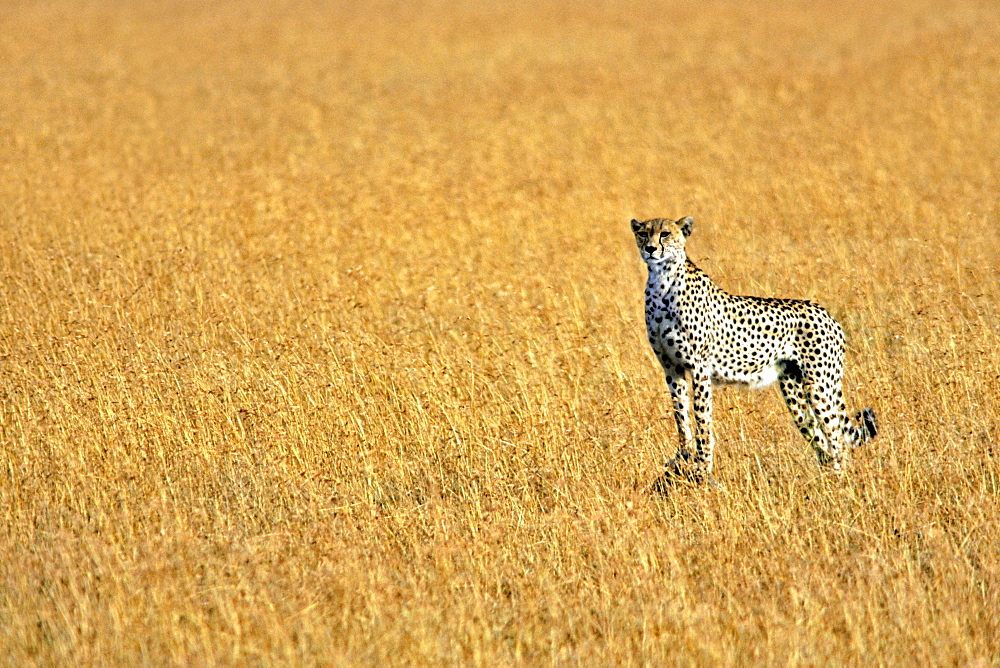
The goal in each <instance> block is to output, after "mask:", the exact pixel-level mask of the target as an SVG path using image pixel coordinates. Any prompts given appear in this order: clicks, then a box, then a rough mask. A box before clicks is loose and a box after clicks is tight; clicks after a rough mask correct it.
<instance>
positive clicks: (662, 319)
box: [646, 295, 691, 366]
mask: <svg viewBox="0 0 1000 668" xmlns="http://www.w3.org/2000/svg"><path fill="white" fill-rule="evenodd" d="M646 331H647V333H648V334H649V344H650V345H651V346H652V347H653V352H655V353H656V356H657V357H658V358H659V359H660V361H661V362H662V363H663V364H664V365H667V364H672V365H680V366H688V364H689V362H690V359H691V345H690V341H689V340H688V333H687V332H686V331H685V329H684V328H683V326H682V324H681V320H680V316H679V313H678V310H677V307H676V305H675V303H674V302H673V300H672V299H671V298H670V297H669V296H663V295H651V296H649V297H648V298H647V299H646Z"/></svg>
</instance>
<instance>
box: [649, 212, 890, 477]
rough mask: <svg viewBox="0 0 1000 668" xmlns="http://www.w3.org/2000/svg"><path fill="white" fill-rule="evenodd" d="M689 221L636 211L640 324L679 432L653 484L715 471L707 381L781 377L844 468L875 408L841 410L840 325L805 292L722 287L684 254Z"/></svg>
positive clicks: (865, 435)
mask: <svg viewBox="0 0 1000 668" xmlns="http://www.w3.org/2000/svg"><path fill="white" fill-rule="evenodd" d="M693 227H694V220H693V219H692V218H691V217H690V216H688V217H685V218H681V219H680V220H677V221H673V220H666V219H663V218H655V219H653V220H647V221H645V222H641V221H638V220H635V219H633V220H632V231H633V232H634V233H635V241H636V244H637V245H638V247H639V254H640V255H641V256H642V259H643V260H645V262H646V265H647V266H648V268H649V281H648V282H647V284H646V330H647V333H648V335H649V343H650V345H651V346H652V347H653V352H654V353H656V357H657V358H658V359H659V360H660V364H662V365H663V371H664V373H665V374H666V379H667V386H668V387H669V388H670V395H671V398H672V399H673V409H674V418H675V420H676V422H677V431H678V433H679V436H680V447H679V448H678V450H677V454H676V456H675V457H674V458H673V459H671V460H670V461H669V462H667V464H666V467H665V468H666V470H665V472H664V475H663V477H662V478H661V479H660V480H659V481H658V484H663V483H669V482H672V481H673V480H674V479H687V480H689V481H693V482H702V481H706V480H707V481H712V479H711V473H712V454H713V451H714V449H715V437H714V436H713V434H712V385H713V384H742V385H748V386H750V387H751V388H760V387H765V386H767V385H770V384H772V383H774V382H775V381H777V383H778V387H779V388H780V389H781V394H782V396H783V397H784V399H785V404H786V405H787V406H788V410H789V412H791V414H792V419H793V420H794V421H795V425H796V427H798V430H799V432H801V434H802V436H803V437H805V439H806V441H807V442H808V443H809V445H810V446H812V448H813V449H814V450H815V451H816V454H817V455H818V457H819V462H820V465H821V466H822V467H824V468H827V469H832V470H835V471H840V470H841V462H842V461H843V457H844V454H845V452H846V451H847V450H849V449H850V448H853V447H856V446H859V445H861V444H863V443H866V442H868V441H870V440H871V439H872V438H874V437H875V434H876V431H877V427H876V423H875V412H874V411H873V410H872V409H871V408H865V409H864V410H862V411H858V413H856V414H855V415H854V417H853V418H852V419H848V417H847V414H846V413H845V409H844V397H843V391H842V389H841V382H842V379H843V373H844V332H843V330H842V329H841V328H840V325H839V324H837V321H836V320H834V319H833V316H831V315H830V314H829V313H828V312H827V311H826V310H825V309H824V308H823V307H821V306H819V305H818V304H814V303H812V302H809V301H803V300H796V299H771V298H763V297H746V296H738V295H731V294H729V293H727V292H725V291H723V290H722V289H721V288H719V287H718V286H716V285H715V283H713V282H712V280H711V279H710V278H709V277H708V276H707V275H706V274H705V273H704V272H702V271H701V270H700V269H698V267H696V266H695V265H694V263H693V262H691V260H690V259H688V257H687V253H686V251H685V242H686V240H687V238H688V236H690V234H691V230H692V228H693ZM688 374H690V377H691V387H692V394H693V404H694V418H695V419H694V426H693V427H692V424H691V421H690V419H689V417H688V381H687V375H688Z"/></svg>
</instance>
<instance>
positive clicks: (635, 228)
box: [632, 218, 642, 232]
mask: <svg viewBox="0 0 1000 668" xmlns="http://www.w3.org/2000/svg"><path fill="white" fill-rule="evenodd" d="M641 228H642V223H641V222H639V221H638V220H636V219H635V218H633V219H632V231H633V232H638V231H639V230H640V229H641Z"/></svg>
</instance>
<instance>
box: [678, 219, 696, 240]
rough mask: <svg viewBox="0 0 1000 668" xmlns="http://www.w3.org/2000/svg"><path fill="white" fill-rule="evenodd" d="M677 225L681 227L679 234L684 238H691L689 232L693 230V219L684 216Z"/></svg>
mask: <svg viewBox="0 0 1000 668" xmlns="http://www.w3.org/2000/svg"><path fill="white" fill-rule="evenodd" d="M677 224H678V225H680V226H681V232H683V233H684V236H686V237H689V236H691V230H692V229H694V218H692V217H691V216H684V217H683V218H681V219H680V220H678V221H677Z"/></svg>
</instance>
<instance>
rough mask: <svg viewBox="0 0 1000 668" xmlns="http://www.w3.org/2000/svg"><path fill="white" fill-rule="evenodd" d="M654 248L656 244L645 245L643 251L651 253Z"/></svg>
mask: <svg viewBox="0 0 1000 668" xmlns="http://www.w3.org/2000/svg"><path fill="white" fill-rule="evenodd" d="M655 250H656V246H646V248H645V251H646V252H647V253H650V254H652V253H653V251H655Z"/></svg>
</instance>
